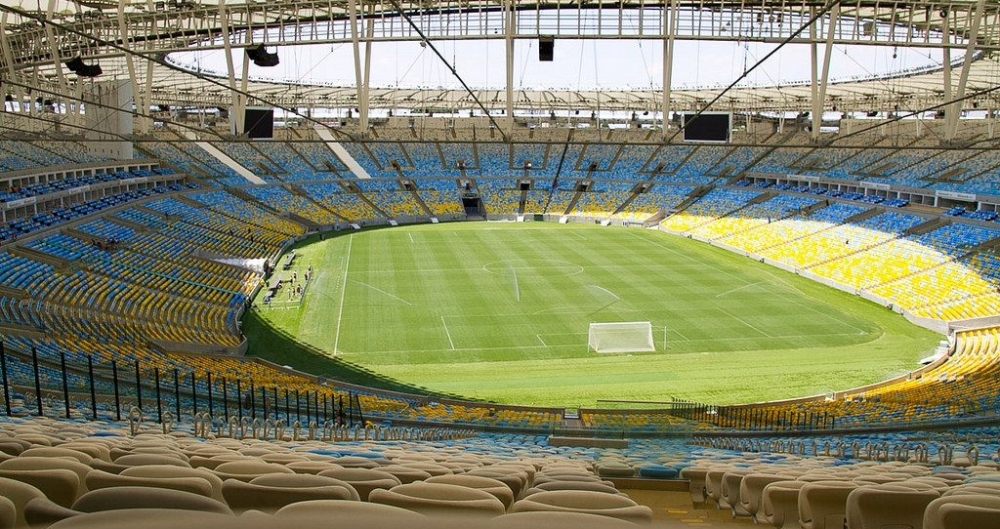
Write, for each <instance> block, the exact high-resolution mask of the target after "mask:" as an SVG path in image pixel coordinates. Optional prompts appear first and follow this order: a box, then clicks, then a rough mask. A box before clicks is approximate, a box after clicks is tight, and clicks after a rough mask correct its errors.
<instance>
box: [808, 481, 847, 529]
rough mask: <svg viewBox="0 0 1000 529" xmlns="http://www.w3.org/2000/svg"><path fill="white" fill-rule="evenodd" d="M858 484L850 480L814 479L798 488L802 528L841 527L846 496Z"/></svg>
mask: <svg viewBox="0 0 1000 529" xmlns="http://www.w3.org/2000/svg"><path fill="white" fill-rule="evenodd" d="M856 488H858V484H857V483H854V482H850V481H816V482H813V483H808V484H806V485H805V486H803V487H802V488H801V489H799V523H800V524H802V529H841V528H842V527H844V523H845V521H846V519H847V496H848V495H849V494H850V493H851V491H853V490H854V489H856Z"/></svg>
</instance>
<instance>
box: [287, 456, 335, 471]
mask: <svg viewBox="0 0 1000 529" xmlns="http://www.w3.org/2000/svg"><path fill="white" fill-rule="evenodd" d="M285 467H287V468H289V469H290V470H291V471H292V472H295V473H296V474H319V473H320V472H323V471H324V470H335V469H338V468H344V467H342V466H340V465H338V464H336V463H334V462H333V461H330V460H324V461H316V460H309V459H307V460H305V461H292V462H291V463H286V464H285Z"/></svg>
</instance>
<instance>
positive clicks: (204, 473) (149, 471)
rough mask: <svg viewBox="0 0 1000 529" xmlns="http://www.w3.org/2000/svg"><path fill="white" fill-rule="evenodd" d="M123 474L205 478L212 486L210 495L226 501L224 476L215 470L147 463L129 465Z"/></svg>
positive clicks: (152, 476) (167, 477)
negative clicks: (224, 496)
mask: <svg viewBox="0 0 1000 529" xmlns="http://www.w3.org/2000/svg"><path fill="white" fill-rule="evenodd" d="M121 475H122V476H129V477H138V478H147V479H160V478H166V479H170V478H199V479H203V480H205V481H206V482H208V484H209V485H210V486H211V487H212V492H211V493H210V494H209V497H210V498H212V499H214V500H217V501H222V502H224V501H225V499H224V498H223V497H222V478H220V477H219V476H217V475H215V473H214V472H212V471H211V470H208V469H205V468H185V467H175V466H171V465H147V466H141V467H129V468H126V469H125V470H123V471H122V472H121Z"/></svg>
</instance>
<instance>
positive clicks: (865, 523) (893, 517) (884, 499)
mask: <svg viewBox="0 0 1000 529" xmlns="http://www.w3.org/2000/svg"><path fill="white" fill-rule="evenodd" d="M939 496H940V495H939V494H938V492H937V491H936V490H934V489H927V490H915V489H913V488H909V487H906V486H903V485H895V484H887V485H874V486H870V487H860V488H857V489H854V490H853V491H851V493H850V494H848V496H847V529H883V528H890V527H891V528H892V529H907V528H909V529H920V527H921V526H922V525H923V518H924V510H925V509H926V508H927V504H929V503H930V502H932V501H934V500H935V499H937V498H938V497H939Z"/></svg>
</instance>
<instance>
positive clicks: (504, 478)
mask: <svg viewBox="0 0 1000 529" xmlns="http://www.w3.org/2000/svg"><path fill="white" fill-rule="evenodd" d="M466 474H468V475H470V476H482V477H485V478H492V479H495V480H497V481H501V482H503V484H504V485H507V487H509V488H510V491H511V492H512V493H513V494H514V497H515V498H517V497H519V495H520V494H521V490H522V489H523V488H524V486H525V485H526V484H527V483H528V474H527V473H526V472H524V471H523V470H517V469H511V468H508V469H501V468H496V467H495V466H494V467H484V468H476V469H472V470H470V471H468V472H466Z"/></svg>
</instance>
